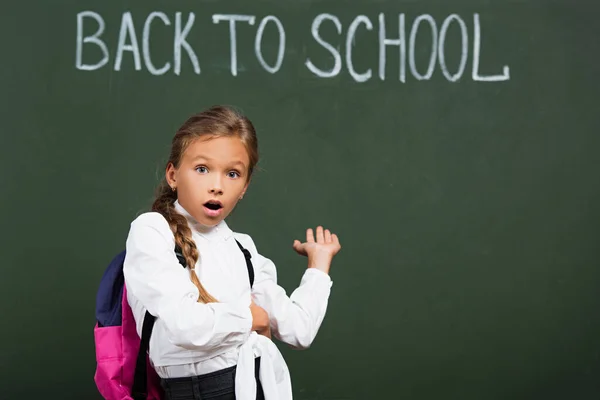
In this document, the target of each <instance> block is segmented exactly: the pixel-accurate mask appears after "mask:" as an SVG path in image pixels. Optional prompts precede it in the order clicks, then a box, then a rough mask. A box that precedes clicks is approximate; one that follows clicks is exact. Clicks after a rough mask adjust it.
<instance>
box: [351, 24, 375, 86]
mask: <svg viewBox="0 0 600 400" xmlns="http://www.w3.org/2000/svg"><path fill="white" fill-rule="evenodd" d="M360 24H365V25H366V27H367V29H368V30H370V31H372V30H373V24H372V23H371V20H370V19H369V18H367V17H366V16H364V15H359V16H357V17H356V18H354V21H352V23H351V24H350V27H349V28H348V33H347V34H346V65H347V66H348V71H349V72H350V75H352V77H353V78H354V80H355V81H356V82H366V81H368V80H369V79H371V75H372V71H371V68H369V69H368V70H367V72H363V73H362V74H359V73H357V72H356V71H355V70H354V66H353V65H352V43H353V42H354V35H356V29H357V28H358V25H360Z"/></svg>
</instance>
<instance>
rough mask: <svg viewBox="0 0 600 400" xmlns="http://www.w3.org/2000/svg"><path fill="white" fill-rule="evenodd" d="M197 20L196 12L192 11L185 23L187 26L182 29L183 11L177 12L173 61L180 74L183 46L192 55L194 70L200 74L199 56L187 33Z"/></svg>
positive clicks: (177, 73)
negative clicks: (188, 40)
mask: <svg viewBox="0 0 600 400" xmlns="http://www.w3.org/2000/svg"><path fill="white" fill-rule="evenodd" d="M195 20H196V14H194V13H193V12H191V13H190V15H189V17H188V20H187V22H186V23H185V28H183V31H182V30H181V12H177V13H175V41H174V45H173V62H174V63H175V67H174V68H173V69H174V70H175V74H176V75H179V74H180V73H181V47H183V48H184V49H185V51H186V52H187V54H188V56H189V57H190V61H191V62H192V65H193V66H194V72H195V73H196V74H200V64H198V57H197V56H196V53H194V49H192V46H190V44H189V43H188V42H187V41H186V38H187V35H189V33H190V30H192V26H193V25H194V21H195Z"/></svg>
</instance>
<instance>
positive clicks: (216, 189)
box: [209, 177, 223, 195]
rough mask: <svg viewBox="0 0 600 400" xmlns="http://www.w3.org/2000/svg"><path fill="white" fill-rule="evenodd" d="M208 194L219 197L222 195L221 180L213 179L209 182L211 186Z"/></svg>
mask: <svg viewBox="0 0 600 400" xmlns="http://www.w3.org/2000/svg"><path fill="white" fill-rule="evenodd" d="M209 192H210V194H215V195H221V194H223V182H222V181H221V178H220V177H218V178H215V179H214V180H213V182H211V186H210V189H209Z"/></svg>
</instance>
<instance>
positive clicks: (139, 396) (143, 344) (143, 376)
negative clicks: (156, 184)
mask: <svg viewBox="0 0 600 400" xmlns="http://www.w3.org/2000/svg"><path fill="white" fill-rule="evenodd" d="M235 242H236V243H237V245H238V247H239V248H240V250H241V251H242V253H244V258H245V259H246V267H247V268H248V278H249V280H250V287H252V285H253V284H254V267H253V265H252V261H251V260H250V259H251V258H252V255H251V254H250V252H249V251H248V250H246V249H245V248H244V247H243V246H242V245H241V244H240V242H238V241H237V240H236V241H235ZM175 256H177V260H178V261H179V264H181V265H182V266H183V268H185V267H186V266H187V265H186V262H185V257H184V256H183V252H182V251H181V248H180V247H179V246H175ZM155 321H156V317H155V316H154V315H152V314H150V313H149V312H148V311H146V314H145V315H144V322H143V324H142V338H141V340H140V350H139V351H138V355H137V360H136V363H135V375H134V376H133V386H132V389H131V397H132V398H133V400H146V398H147V397H148V377H147V370H146V368H147V366H146V361H147V354H148V347H149V345H150V335H151V334H152V328H153V327H154V322H155Z"/></svg>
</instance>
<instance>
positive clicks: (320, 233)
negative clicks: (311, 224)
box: [317, 226, 325, 243]
mask: <svg viewBox="0 0 600 400" xmlns="http://www.w3.org/2000/svg"><path fill="white" fill-rule="evenodd" d="M324 242H325V237H324V236H323V227H322V226H318V227H317V243H324Z"/></svg>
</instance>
